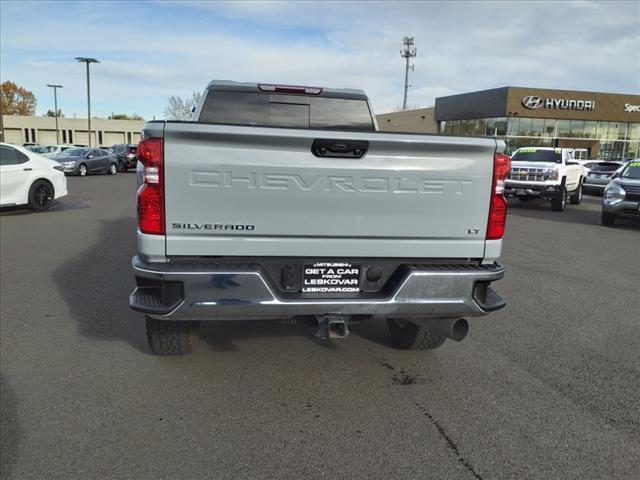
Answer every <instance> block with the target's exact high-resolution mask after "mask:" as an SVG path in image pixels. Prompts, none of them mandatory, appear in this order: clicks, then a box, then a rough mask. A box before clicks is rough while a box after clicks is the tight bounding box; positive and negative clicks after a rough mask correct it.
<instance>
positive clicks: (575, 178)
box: [505, 147, 587, 212]
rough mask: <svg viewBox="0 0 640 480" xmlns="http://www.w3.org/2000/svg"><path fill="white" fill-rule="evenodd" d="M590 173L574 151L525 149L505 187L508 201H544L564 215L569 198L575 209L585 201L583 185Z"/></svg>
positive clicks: (517, 155)
mask: <svg viewBox="0 0 640 480" xmlns="http://www.w3.org/2000/svg"><path fill="white" fill-rule="evenodd" d="M586 174H587V169H586V168H584V167H582V166H581V165H580V164H579V163H578V162H577V161H576V160H575V159H574V156H573V150H572V149H570V148H549V147H525V148H519V149H517V150H516V151H515V152H514V153H513V156H512V157H511V173H510V174H509V177H508V178H507V181H506V185H505V195H506V196H507V197H517V198H518V199H520V200H521V201H527V200H531V199H534V198H544V199H546V200H549V201H550V202H551V209H552V210H555V211H558V212H562V211H564V208H565V206H566V204H567V198H569V201H570V202H571V203H573V204H575V205H579V204H580V202H581V201H582V181H583V180H584V177H585V175H586Z"/></svg>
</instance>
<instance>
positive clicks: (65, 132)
mask: <svg viewBox="0 0 640 480" xmlns="http://www.w3.org/2000/svg"><path fill="white" fill-rule="evenodd" d="M62 143H67V131H66V130H62Z"/></svg>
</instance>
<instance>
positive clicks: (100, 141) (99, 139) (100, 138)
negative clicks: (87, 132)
mask: <svg viewBox="0 0 640 480" xmlns="http://www.w3.org/2000/svg"><path fill="white" fill-rule="evenodd" d="M98 145H102V131H99V132H98Z"/></svg>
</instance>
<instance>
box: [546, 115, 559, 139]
mask: <svg viewBox="0 0 640 480" xmlns="http://www.w3.org/2000/svg"><path fill="white" fill-rule="evenodd" d="M544 135H545V137H555V136H556V121H555V119H553V118H545V119H544Z"/></svg>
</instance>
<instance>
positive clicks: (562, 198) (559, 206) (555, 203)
mask: <svg viewBox="0 0 640 480" xmlns="http://www.w3.org/2000/svg"><path fill="white" fill-rule="evenodd" d="M566 205H567V189H566V187H565V186H564V185H563V186H562V187H560V194H559V195H558V196H556V197H553V198H552V199H551V210H553V211H554V212H564V207H566Z"/></svg>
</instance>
